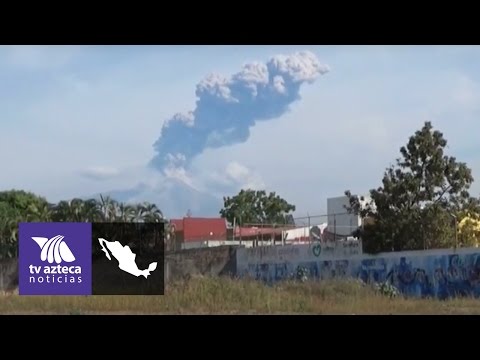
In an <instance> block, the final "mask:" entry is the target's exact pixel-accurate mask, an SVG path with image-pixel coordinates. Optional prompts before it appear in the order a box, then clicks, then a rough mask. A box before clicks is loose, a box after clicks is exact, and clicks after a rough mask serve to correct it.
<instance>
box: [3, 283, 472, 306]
mask: <svg viewBox="0 0 480 360" xmlns="http://www.w3.org/2000/svg"><path fill="white" fill-rule="evenodd" d="M0 314H71V315H81V314H358V315H363V314H393V315H395V314H398V315H400V314H442V315H449V314H452V315H453V314H480V300H476V299H465V298H464V299H460V298H459V299H452V300H448V301H439V300H433V299H405V298H403V297H393V298H392V297H390V296H386V295H385V294H382V292H379V291H378V289H375V288H373V287H370V286H366V285H364V284H362V283H360V282H358V281H322V282H308V281H307V282H304V283H302V282H286V283H282V284H278V285H276V286H267V285H264V284H262V283H260V282H257V281H253V280H233V279H228V278H192V279H190V280H186V281H181V282H176V283H174V284H172V285H170V286H169V287H168V288H167V289H166V295H164V296H92V297H85V296H69V297H67V296H19V295H15V294H5V295H0Z"/></svg>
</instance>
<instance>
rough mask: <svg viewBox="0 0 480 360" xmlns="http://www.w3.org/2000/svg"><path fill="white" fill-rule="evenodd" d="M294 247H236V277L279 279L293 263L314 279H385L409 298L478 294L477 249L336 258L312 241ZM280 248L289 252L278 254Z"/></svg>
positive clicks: (479, 251)
mask: <svg viewBox="0 0 480 360" xmlns="http://www.w3.org/2000/svg"><path fill="white" fill-rule="evenodd" d="M295 247H303V248H302V249H298V250H295V249H293V248H291V249H288V250H287V249H285V250H280V249H276V250H272V249H266V248H265V249H263V250H261V248H258V249H255V251H256V253H254V252H252V251H251V249H238V251H237V275H238V276H240V277H242V276H248V277H252V278H254V279H257V280H262V281H265V282H268V283H272V282H276V281H281V280H284V279H286V278H288V277H289V276H291V275H292V274H294V273H295V272H296V269H297V268H298V267H304V268H306V269H307V270H308V273H309V274H310V277H311V278H313V279H318V280H322V279H334V278H358V279H362V280H363V281H365V282H367V283H372V282H384V281H390V282H391V283H392V284H393V285H395V286H396V287H397V288H398V289H399V290H400V291H401V292H402V293H403V294H405V295H408V296H415V297H437V298H440V299H446V298H450V297H455V296H458V295H467V296H475V297H480V249H478V248H469V249H459V250H453V249H442V250H426V251H407V252H396V253H384V254H378V255H375V256H373V255H366V254H363V255H361V254H359V255H352V256H340V257H336V256H328V255H322V254H320V255H318V256H315V254H314V251H315V250H314V246H312V245H296V246H295ZM285 248H288V246H286V247H285ZM275 252H276V253H275ZM280 252H285V253H288V255H286V256H285V255H283V256H282V255H281V254H280Z"/></svg>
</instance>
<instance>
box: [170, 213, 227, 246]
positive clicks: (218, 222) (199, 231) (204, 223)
mask: <svg viewBox="0 0 480 360" xmlns="http://www.w3.org/2000/svg"><path fill="white" fill-rule="evenodd" d="M170 222H171V223H172V224H174V226H175V229H176V231H183V240H184V241H199V240H226V239H227V223H226V221H225V219H222V218H194V217H186V218H183V219H182V220H179V219H173V220H170Z"/></svg>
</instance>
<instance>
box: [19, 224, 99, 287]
mask: <svg viewBox="0 0 480 360" xmlns="http://www.w3.org/2000/svg"><path fill="white" fill-rule="evenodd" d="M18 234H19V262H18V266H19V269H18V274H19V279H18V281H19V285H18V288H19V294H20V295H91V294H92V225H91V224H90V223H65V222H60V223H54V222H50V223H20V224H19V229H18Z"/></svg>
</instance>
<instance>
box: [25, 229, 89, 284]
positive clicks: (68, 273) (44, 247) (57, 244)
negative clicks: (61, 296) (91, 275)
mask: <svg viewBox="0 0 480 360" xmlns="http://www.w3.org/2000/svg"><path fill="white" fill-rule="evenodd" d="M64 238H65V236H63V235H57V236H54V237H52V238H51V239H48V238H45V237H32V239H33V240H34V241H35V242H36V243H37V244H38V246H39V247H40V249H41V253H40V260H41V261H43V262H46V261H48V263H50V264H52V263H54V262H55V263H57V264H61V263H62V261H63V262H67V263H71V262H73V261H75V256H74V255H73V253H72V251H71V250H70V248H69V247H68V245H67V244H66V243H65V241H64ZM28 268H29V270H30V277H29V282H30V283H40V284H41V283H43V282H44V281H45V282H46V283H50V282H52V283H55V282H56V283H58V284H62V283H67V282H70V283H78V284H80V283H81V282H82V276H81V275H80V274H81V273H82V267H81V266H61V265H56V266H43V267H42V266H35V265H33V264H30V265H29V267H28Z"/></svg>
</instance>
